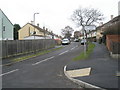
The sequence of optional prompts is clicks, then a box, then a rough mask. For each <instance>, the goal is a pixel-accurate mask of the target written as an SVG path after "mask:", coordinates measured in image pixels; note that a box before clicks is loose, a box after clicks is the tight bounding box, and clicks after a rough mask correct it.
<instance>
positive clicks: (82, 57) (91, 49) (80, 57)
mask: <svg viewBox="0 0 120 90" xmlns="http://www.w3.org/2000/svg"><path fill="white" fill-rule="evenodd" d="M94 47H95V44H93V43H89V44H88V51H87V52H86V54H85V53H84V52H82V53H80V55H79V56H77V57H75V58H73V60H74V61H77V60H81V59H87V58H88V57H89V56H90V54H91V52H92V51H93V49H94Z"/></svg>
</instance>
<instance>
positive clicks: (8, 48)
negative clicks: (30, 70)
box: [2, 39, 56, 58]
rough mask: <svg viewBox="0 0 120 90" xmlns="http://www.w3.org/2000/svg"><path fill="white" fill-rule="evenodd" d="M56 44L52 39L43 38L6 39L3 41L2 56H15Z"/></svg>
mask: <svg viewBox="0 0 120 90" xmlns="http://www.w3.org/2000/svg"><path fill="white" fill-rule="evenodd" d="M54 45H56V43H55V41H54V40H52V39H41V40H6V41H2V57H3V58H6V57H8V56H15V55H19V54H25V53H30V52H35V51H38V50H44V49H48V48H50V47H51V46H54Z"/></svg>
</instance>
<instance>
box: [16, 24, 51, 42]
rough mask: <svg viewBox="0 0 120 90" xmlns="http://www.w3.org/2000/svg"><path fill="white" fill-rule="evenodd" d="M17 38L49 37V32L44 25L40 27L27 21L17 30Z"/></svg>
mask: <svg viewBox="0 0 120 90" xmlns="http://www.w3.org/2000/svg"><path fill="white" fill-rule="evenodd" d="M18 33H19V40H24V39H44V38H45V39H51V36H52V35H51V33H50V32H49V31H48V30H47V29H46V30H45V27H44V28H43V29H42V28H40V27H39V24H38V25H37V26H35V25H33V24H31V23H27V24H26V25H24V26H23V27H22V28H21V29H20V30H19V31H18Z"/></svg>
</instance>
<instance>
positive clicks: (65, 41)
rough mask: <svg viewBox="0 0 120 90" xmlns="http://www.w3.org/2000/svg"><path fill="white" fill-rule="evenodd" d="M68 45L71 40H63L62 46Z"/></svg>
mask: <svg viewBox="0 0 120 90" xmlns="http://www.w3.org/2000/svg"><path fill="white" fill-rule="evenodd" d="M66 44H70V40H69V39H67V38H66V39H63V40H62V45H66Z"/></svg>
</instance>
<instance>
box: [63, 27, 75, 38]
mask: <svg viewBox="0 0 120 90" xmlns="http://www.w3.org/2000/svg"><path fill="white" fill-rule="evenodd" d="M61 31H62V32H61V33H62V35H63V36H64V37H65V38H68V39H70V37H71V36H72V32H73V31H74V30H73V28H72V27H70V26H66V27H65V28H64V29H61Z"/></svg>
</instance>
